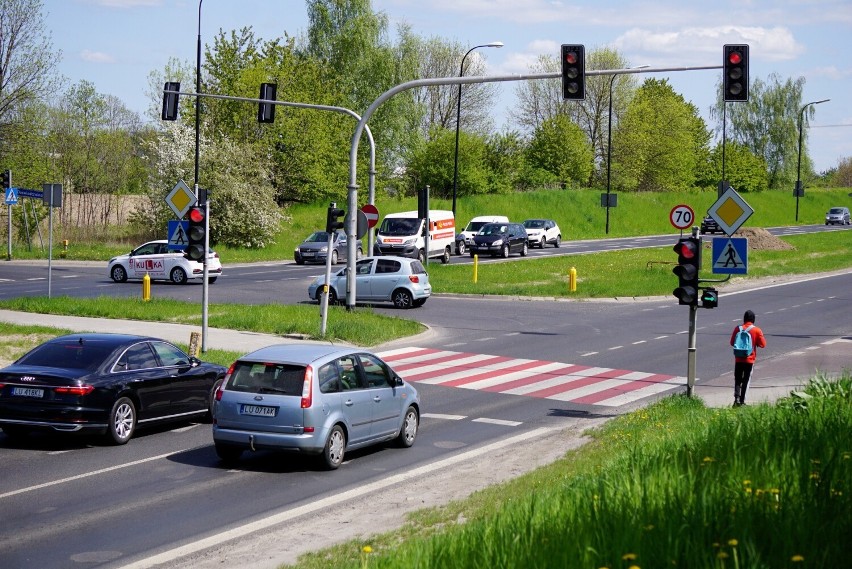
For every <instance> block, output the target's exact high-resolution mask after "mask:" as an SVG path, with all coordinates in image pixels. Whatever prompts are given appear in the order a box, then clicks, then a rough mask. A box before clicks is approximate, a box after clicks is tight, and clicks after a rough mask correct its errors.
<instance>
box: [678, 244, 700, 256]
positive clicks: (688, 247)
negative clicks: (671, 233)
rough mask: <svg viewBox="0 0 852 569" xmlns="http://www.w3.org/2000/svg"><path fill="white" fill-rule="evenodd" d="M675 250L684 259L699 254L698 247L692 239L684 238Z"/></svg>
mask: <svg viewBox="0 0 852 569" xmlns="http://www.w3.org/2000/svg"><path fill="white" fill-rule="evenodd" d="M674 252H675V253H677V254H678V256H680V257H683V258H684V259H692V258H693V257H695V256H696V255H697V254H698V247H697V245H696V244H695V243H693V242H692V241H688V240H683V241H679V242H678V243H677V245H675V246H674Z"/></svg>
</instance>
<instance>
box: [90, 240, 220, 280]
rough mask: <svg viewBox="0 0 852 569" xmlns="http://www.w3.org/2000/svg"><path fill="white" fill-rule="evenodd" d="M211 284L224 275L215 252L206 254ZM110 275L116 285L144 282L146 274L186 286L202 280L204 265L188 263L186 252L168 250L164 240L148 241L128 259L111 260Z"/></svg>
mask: <svg viewBox="0 0 852 569" xmlns="http://www.w3.org/2000/svg"><path fill="white" fill-rule="evenodd" d="M207 273H208V279H207V280H208V282H211V283H214V282H216V279H217V278H219V275H221V274H222V263H221V262H220V261H219V254H218V253H216V252H215V251H213V250H212V249H211V250H210V251H208V252H207ZM107 274H109V277H110V278H111V279H112V280H114V281H115V282H117V283H123V282H125V281H127V279H141V278H143V277H144V276H145V275H146V274H147V275H148V276H149V277H150V278H151V280H168V281H172V282H173V283H175V284H185V283H186V282H187V281H189V279H203V278H204V265H203V264H202V263H199V262H198V261H194V260H192V259H189V258H188V257H187V256H186V255H184V252H183V251H180V250H175V249H169V242H168V241H166V240H165V239H161V240H158V241H149V242H148V243H145V244H144V245H140V246H139V247H137V248H136V249H134V250H133V251H131V252H130V253H128V254H126V255H119V256H118V257H113V258H112V259H110V260H109V264H108V265H107Z"/></svg>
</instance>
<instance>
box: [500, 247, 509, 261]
mask: <svg viewBox="0 0 852 569" xmlns="http://www.w3.org/2000/svg"><path fill="white" fill-rule="evenodd" d="M500 256H501V257H503V258H504V259H507V258H508V257H509V245H508V244H506V245H503V248H502V249H501V250H500Z"/></svg>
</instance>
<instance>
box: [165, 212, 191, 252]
mask: <svg viewBox="0 0 852 569" xmlns="http://www.w3.org/2000/svg"><path fill="white" fill-rule="evenodd" d="M188 231H189V222H188V221H186V220H183V219H171V220H169V249H186V246H187V245H188V244H189V237H188V235H187V232H188Z"/></svg>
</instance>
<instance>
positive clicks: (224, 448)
mask: <svg viewBox="0 0 852 569" xmlns="http://www.w3.org/2000/svg"><path fill="white" fill-rule="evenodd" d="M215 445H216V456H218V457H219V460H221V461H222V462H224V463H225V464H233V463H235V462H237V461H238V460H239V459H240V457H241V456H242V454H243V449H242V448H241V447H238V446H233V445H226V444H222V443H215Z"/></svg>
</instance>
